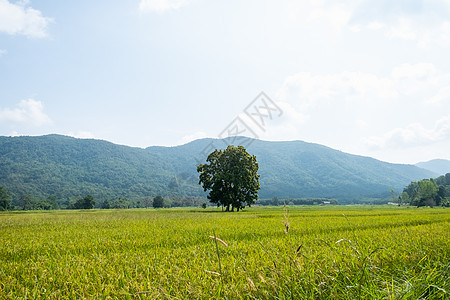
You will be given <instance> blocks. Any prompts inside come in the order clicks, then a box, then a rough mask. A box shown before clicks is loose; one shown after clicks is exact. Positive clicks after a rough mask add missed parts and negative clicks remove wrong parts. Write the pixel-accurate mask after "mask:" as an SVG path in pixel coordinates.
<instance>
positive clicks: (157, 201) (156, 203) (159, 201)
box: [153, 195, 164, 208]
mask: <svg viewBox="0 0 450 300" xmlns="http://www.w3.org/2000/svg"><path fill="white" fill-rule="evenodd" d="M163 207H164V198H163V197H161V196H159V195H158V196H156V197H155V198H153V208H163Z"/></svg>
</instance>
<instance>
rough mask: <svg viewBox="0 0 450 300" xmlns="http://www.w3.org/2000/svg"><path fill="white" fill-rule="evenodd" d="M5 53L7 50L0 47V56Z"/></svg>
mask: <svg viewBox="0 0 450 300" xmlns="http://www.w3.org/2000/svg"><path fill="white" fill-rule="evenodd" d="M6 53H8V51H6V50H4V49H0V58H1V57H2V56H3V55H5V54H6Z"/></svg>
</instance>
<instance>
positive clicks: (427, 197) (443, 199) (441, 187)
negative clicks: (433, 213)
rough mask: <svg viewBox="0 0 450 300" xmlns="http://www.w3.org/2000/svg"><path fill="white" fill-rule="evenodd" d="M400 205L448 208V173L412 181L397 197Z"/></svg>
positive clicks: (449, 179)
mask: <svg viewBox="0 0 450 300" xmlns="http://www.w3.org/2000/svg"><path fill="white" fill-rule="evenodd" d="M398 201H399V203H400V204H402V203H404V204H410V205H414V206H417V207H420V206H430V207H433V206H445V207H450V173H447V174H445V175H443V176H440V177H438V178H435V179H433V178H431V179H424V180H420V181H417V182H416V181H413V182H411V183H410V184H409V185H408V186H407V187H405V188H404V189H403V192H402V194H401V195H400V196H399V197H398Z"/></svg>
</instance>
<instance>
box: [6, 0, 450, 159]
mask: <svg viewBox="0 0 450 300" xmlns="http://www.w3.org/2000/svg"><path fill="white" fill-rule="evenodd" d="M449 53H450V0H441V1H437V0H436V1H433V0H422V1H420V0H398V1H397V0H378V1H368V0H355V1H345V0H344V1H337V0H334V1H331V0H330V1H328V0H323V1H321V0H315V1H307V0H304V1H299V0H296V1H294V0H273V1H271V0H266V1H263V0H259V1H256V0H253V1H252V0H239V1H237V0H227V1H218V0H215V1H212V0H135V1H131V0H130V1H115V0H113V1H111V0H109V1H104V0H97V1H85V0H79V1H48V0H46V1H39V0H34V1H12V0H0V135H3V136H20V135H43V134H50V133H57V134H64V135H70V136H74V137H78V138H96V139H103V140H108V141H111V142H113V143H117V144H123V145H129V146H135V147H148V146H153V145H164V146H174V145H180V144H184V143H187V142H189V141H192V140H194V139H198V138H204V137H212V138H216V137H226V136H229V135H233V134H239V135H245V136H249V137H254V138H259V139H263V140H270V141H283V140H285V141H289V140H303V141H306V142H312V143H319V144H323V145H326V146H328V147H332V148H334V149H337V150H341V151H344V152H348V153H352V154H358V155H364V156H371V157H374V158H377V159H380V160H383V161H388V162H394V163H417V162H420V161H427V160H430V159H435V158H443V159H450V55H449Z"/></svg>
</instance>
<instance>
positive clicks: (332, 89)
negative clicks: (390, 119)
mask: <svg viewBox="0 0 450 300" xmlns="http://www.w3.org/2000/svg"><path fill="white" fill-rule="evenodd" d="M277 96H278V98H280V99H281V100H284V101H293V102H299V101H300V102H301V103H302V104H301V106H302V108H303V109H308V108H310V107H311V106H315V105H317V104H319V103H322V104H327V103H331V102H336V101H368V100H369V99H371V98H376V99H378V100H380V99H391V98H395V97H396V96H397V91H396V90H395V88H394V85H393V82H392V81H391V80H390V79H389V78H379V77H377V76H376V75H374V74H369V73H362V72H343V73H339V74H329V75H313V74H311V73H309V72H300V73H297V74H294V75H292V76H289V77H287V78H286V79H285V81H284V83H283V86H282V88H281V89H280V91H279V93H278V95H277Z"/></svg>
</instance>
